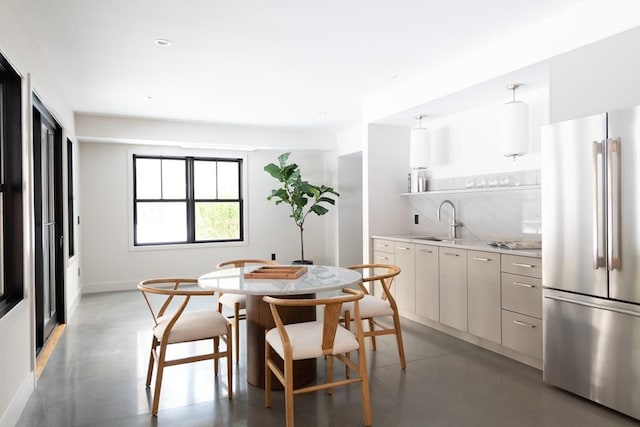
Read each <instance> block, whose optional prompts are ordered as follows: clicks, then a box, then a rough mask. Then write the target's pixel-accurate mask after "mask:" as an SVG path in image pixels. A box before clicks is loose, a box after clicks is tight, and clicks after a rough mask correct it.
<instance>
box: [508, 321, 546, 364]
mask: <svg viewBox="0 0 640 427" xmlns="http://www.w3.org/2000/svg"><path fill="white" fill-rule="evenodd" d="M502 345H503V346H505V347H509V348H511V349H513V350H516V351H519V352H520V353H525V354H528V355H530V356H533V357H535V358H537V359H542V320H540V319H536V318H535V317H530V316H525V315H524V314H518V313H513V312H511V311H508V310H502Z"/></svg>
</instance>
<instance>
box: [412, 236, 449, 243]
mask: <svg viewBox="0 0 640 427" xmlns="http://www.w3.org/2000/svg"><path fill="white" fill-rule="evenodd" d="M414 239H416V240H429V241H431V242H442V241H444V239H438V238H437V237H432V236H427V237H414Z"/></svg>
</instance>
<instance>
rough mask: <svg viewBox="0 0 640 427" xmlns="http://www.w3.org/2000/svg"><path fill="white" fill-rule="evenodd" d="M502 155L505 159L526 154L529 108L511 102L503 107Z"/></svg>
mask: <svg viewBox="0 0 640 427" xmlns="http://www.w3.org/2000/svg"><path fill="white" fill-rule="evenodd" d="M504 130H505V132H504V137H503V140H502V154H504V155H505V156H507V157H514V158H515V156H522V155H524V154H527V151H528V147H529V106H528V105H527V104H525V103H524V102H520V101H513V102H508V103H506V104H505V105H504Z"/></svg>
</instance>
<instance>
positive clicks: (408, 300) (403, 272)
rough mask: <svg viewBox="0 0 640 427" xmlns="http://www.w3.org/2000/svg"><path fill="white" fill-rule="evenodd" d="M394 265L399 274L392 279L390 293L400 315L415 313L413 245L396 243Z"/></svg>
mask: <svg viewBox="0 0 640 427" xmlns="http://www.w3.org/2000/svg"><path fill="white" fill-rule="evenodd" d="M395 259H396V265H397V266H398V267H400V274H399V275H397V276H396V278H395V279H394V283H393V285H391V291H392V293H393V295H394V297H395V299H396V304H398V310H399V311H400V312H401V313H410V314H414V313H415V312H416V276H415V265H416V261H415V244H413V243H404V242H396V244H395Z"/></svg>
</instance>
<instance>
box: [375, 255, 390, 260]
mask: <svg viewBox="0 0 640 427" xmlns="http://www.w3.org/2000/svg"><path fill="white" fill-rule="evenodd" d="M376 258H378V259H389V258H387V257H386V256H382V255H378V256H376Z"/></svg>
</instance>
